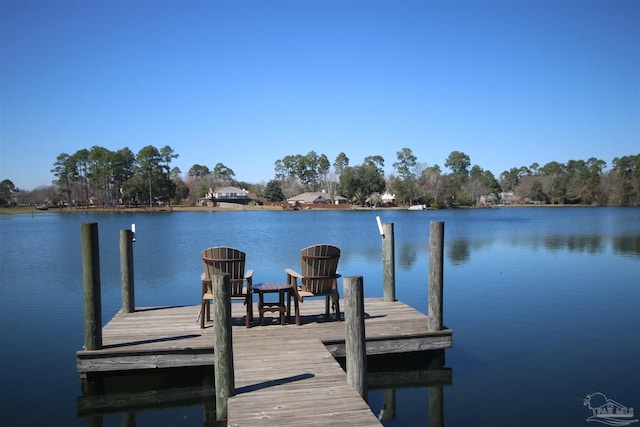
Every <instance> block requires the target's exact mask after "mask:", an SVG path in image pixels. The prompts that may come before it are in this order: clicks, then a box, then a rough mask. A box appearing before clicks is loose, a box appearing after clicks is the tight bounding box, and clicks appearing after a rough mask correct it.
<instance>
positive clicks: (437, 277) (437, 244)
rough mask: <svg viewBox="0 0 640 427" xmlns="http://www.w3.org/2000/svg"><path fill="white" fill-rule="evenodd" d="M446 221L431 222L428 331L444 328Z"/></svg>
mask: <svg viewBox="0 0 640 427" xmlns="http://www.w3.org/2000/svg"><path fill="white" fill-rule="evenodd" d="M443 262H444V222H442V221H431V222H430V223H429V300H428V304H429V307H428V317H427V331H430V332H435V331H439V330H441V329H442V288H443V277H444V268H443Z"/></svg>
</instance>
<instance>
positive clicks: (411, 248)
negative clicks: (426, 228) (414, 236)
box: [378, 244, 419, 270]
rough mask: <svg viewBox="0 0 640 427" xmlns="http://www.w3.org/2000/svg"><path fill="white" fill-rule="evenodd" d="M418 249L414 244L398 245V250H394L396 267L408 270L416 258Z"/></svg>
mask: <svg viewBox="0 0 640 427" xmlns="http://www.w3.org/2000/svg"><path fill="white" fill-rule="evenodd" d="M418 249H419V248H418V247H417V246H415V245H410V244H402V245H400V250H399V251H397V252H396V265H397V267H398V268H400V269H403V270H410V269H411V267H412V266H413V264H415V262H416V260H417V259H418ZM378 256H379V255H378Z"/></svg>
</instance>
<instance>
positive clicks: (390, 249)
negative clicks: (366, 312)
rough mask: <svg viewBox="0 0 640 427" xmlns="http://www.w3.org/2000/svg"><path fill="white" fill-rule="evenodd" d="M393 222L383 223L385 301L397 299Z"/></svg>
mask: <svg viewBox="0 0 640 427" xmlns="http://www.w3.org/2000/svg"><path fill="white" fill-rule="evenodd" d="M395 257H396V255H395V242H394V237H393V223H384V224H382V273H383V275H382V277H383V284H384V289H383V291H384V292H383V301H385V302H393V301H395V300H396V266H395V263H396V260H395Z"/></svg>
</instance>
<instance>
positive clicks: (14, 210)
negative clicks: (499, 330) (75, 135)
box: [0, 204, 621, 215]
mask: <svg viewBox="0 0 640 427" xmlns="http://www.w3.org/2000/svg"><path fill="white" fill-rule="evenodd" d="M592 207H607V206H593V205H579V204H578V205H566V204H565V205H549V204H547V205H503V206H494V207H492V208H493V209H502V208H507V209H508V208H592ZM608 207H621V206H608ZM450 209H491V208H475V207H467V206H465V207H460V208H447V209H426V210H450ZM299 210H301V211H304V210H315V211H322V210H324V211H351V210H367V211H370V210H380V211H385V210H407V207H406V206H399V207H398V206H395V207H380V208H369V207H362V206H353V205H348V206H345V207H334V206H332V207H319V206H312V207H308V208H305V207H301V208H300V209H299ZM236 211H237V212H244V211H275V212H278V211H283V212H288V211H289V210H287V209H282V207H281V206H248V205H238V207H237V208H236V207H232V208H229V207H211V206H182V205H178V206H171V207H153V208H150V207H148V206H146V207H142V206H139V207H135V208H86V209H85V208H56V207H53V208H48V209H38V208H35V207H8V208H0V215H15V214H40V213H48V212H59V213H88V212H127V213H128V212H141V213H142V212H236Z"/></svg>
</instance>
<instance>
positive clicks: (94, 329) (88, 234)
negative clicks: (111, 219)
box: [80, 222, 102, 350]
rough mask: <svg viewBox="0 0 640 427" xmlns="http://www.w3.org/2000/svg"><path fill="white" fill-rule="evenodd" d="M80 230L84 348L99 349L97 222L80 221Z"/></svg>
mask: <svg viewBox="0 0 640 427" xmlns="http://www.w3.org/2000/svg"><path fill="white" fill-rule="evenodd" d="M80 231H81V238H82V283H83V289H84V349H85V350H99V349H100V348H102V301H101V298H100V250H99V244H98V223H96V222H86V223H82V224H80Z"/></svg>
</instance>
